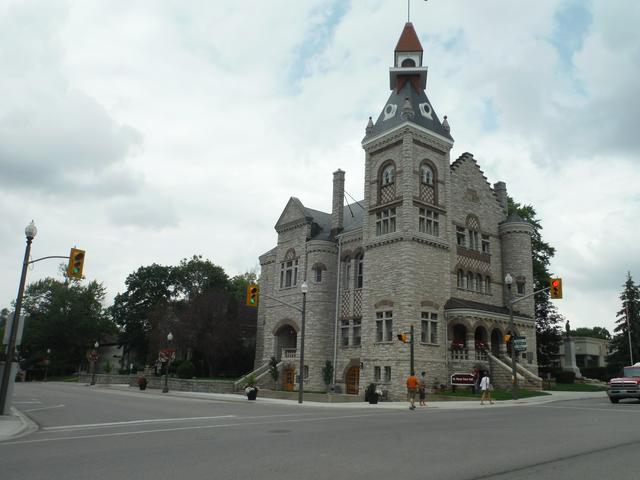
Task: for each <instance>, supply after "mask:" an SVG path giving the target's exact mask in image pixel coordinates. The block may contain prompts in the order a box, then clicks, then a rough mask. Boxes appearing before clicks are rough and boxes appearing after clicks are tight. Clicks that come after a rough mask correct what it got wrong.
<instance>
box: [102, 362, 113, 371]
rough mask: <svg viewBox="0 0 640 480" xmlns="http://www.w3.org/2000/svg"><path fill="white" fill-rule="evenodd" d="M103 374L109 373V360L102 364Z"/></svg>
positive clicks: (110, 368)
mask: <svg viewBox="0 0 640 480" xmlns="http://www.w3.org/2000/svg"><path fill="white" fill-rule="evenodd" d="M103 370H104V373H107V374H109V373H111V370H112V367H111V362H110V361H109V360H107V361H106V362H104V368H103Z"/></svg>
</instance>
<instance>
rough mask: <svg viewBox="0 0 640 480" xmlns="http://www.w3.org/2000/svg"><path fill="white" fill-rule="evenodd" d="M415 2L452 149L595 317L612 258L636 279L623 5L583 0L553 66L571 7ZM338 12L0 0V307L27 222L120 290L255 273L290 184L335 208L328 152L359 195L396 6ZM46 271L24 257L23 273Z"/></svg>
mask: <svg viewBox="0 0 640 480" xmlns="http://www.w3.org/2000/svg"><path fill="white" fill-rule="evenodd" d="M414 4H415V5H413V6H412V20H413V23H414V25H415V27H416V29H417V31H418V33H419V35H420V38H421V41H422V43H423V47H424V48H425V62H426V64H427V65H428V66H429V78H428V84H427V94H428V95H429V98H430V100H431V101H432V102H433V104H434V107H435V110H436V112H437V113H438V114H439V115H440V117H442V116H443V115H445V114H446V115H448V116H449V121H450V124H451V126H452V134H453V136H454V138H455V139H456V145H455V147H454V151H453V155H454V158H455V156H457V155H459V154H460V153H462V152H464V151H470V152H473V153H474V155H475V157H476V158H478V160H479V162H480V164H481V167H482V168H483V170H484V171H485V173H486V175H487V177H488V178H489V180H490V181H491V182H495V181H498V180H504V181H506V182H507V184H508V188H509V192H510V194H512V195H513V196H514V197H515V198H516V200H518V201H520V202H524V203H530V204H532V205H534V207H535V208H536V209H537V211H538V214H539V216H540V217H541V218H542V221H543V226H544V236H545V239H547V240H548V241H549V242H550V243H551V244H552V245H553V246H555V247H556V248H557V255H556V258H555V259H554V261H553V264H552V267H553V270H554V272H556V273H558V274H560V275H562V276H563V277H564V278H566V280H565V295H566V297H567V298H566V300H564V301H563V302H562V303H561V304H559V307H560V309H561V311H562V312H563V313H564V314H566V315H567V316H568V317H569V318H570V320H571V322H572V325H577V326H579V325H595V324H602V325H605V326H608V327H611V322H612V319H613V317H614V312H615V310H616V309H617V308H616V306H617V295H618V292H619V290H620V287H621V285H622V282H623V281H624V278H625V273H626V270H631V272H632V274H636V277H638V276H640V271H639V270H640V269H639V268H638V267H639V265H638V260H637V258H638V255H637V251H638V249H637V248H636V247H635V245H634V242H633V240H634V239H635V238H637V237H638V236H639V234H640V232H639V231H638V226H637V225H636V224H637V211H638V202H639V201H640V199H639V198H638V194H637V193H635V192H636V190H637V189H636V188H634V185H637V184H638V181H639V180H640V167H639V165H638V160H637V159H638V150H639V149H640V145H638V140H637V139H638V135H636V134H635V130H634V129H635V127H636V125H638V123H639V120H640V119H639V118H638V115H639V114H638V112H640V108H639V107H640V105H638V102H639V101H640V100H638V98H637V95H636V94H635V90H636V86H635V81H636V79H637V78H639V77H640V66H639V58H640V56H639V55H638V51H639V49H640V39H639V38H638V36H637V35H636V25H637V23H638V20H640V12H639V9H638V6H637V5H636V4H635V3H634V2H631V1H627V2H615V5H613V4H610V2H603V1H594V2H591V3H590V4H588V6H589V8H590V9H591V13H592V17H593V19H592V23H591V24H590V26H589V28H588V30H587V31H586V32H585V33H584V38H583V41H582V43H581V44H579V45H575V47H576V48H577V50H576V51H575V52H574V54H573V58H572V64H573V68H572V69H571V70H570V71H569V70H568V69H567V68H561V67H562V65H561V58H560V54H559V52H558V50H557V46H556V44H555V43H554V41H552V39H556V37H555V36H557V35H558V32H562V29H561V28H560V29H558V28H557V27H558V26H557V19H556V17H555V15H556V12H558V10H559V9H560V8H562V7H563V6H564V5H565V3H562V2H557V1H551V0H549V1H540V2H536V4H535V5H523V4H521V3H519V2H507V1H500V0H492V1H484V2H473V1H460V2H427V3H419V2H414ZM337 7H342V6H341V4H339V3H336V2H327V1H321V0H314V1H309V2H290V1H284V0H281V1H275V2H268V3H265V2H258V1H248V2H234V1H230V0H229V1H221V2H188V3H185V2H179V1H165V2H147V1H138V2H129V3H118V4H109V5H107V4H103V3H100V2H91V1H86V2H73V3H66V2H60V3H57V2H48V3H45V4H43V3H42V2H34V3H31V2H26V3H25V2H17V1H16V2H8V3H5V4H3V5H2V6H0V95H1V96H2V102H0V184H1V185H2V187H3V188H2V192H1V193H0V205H1V206H2V207H3V211H5V210H6V211H7V212H8V213H7V215H6V216H5V218H4V219H3V220H5V221H3V222H2V223H1V224H0V225H1V226H0V233H2V236H1V238H2V240H1V241H2V244H1V245H2V247H3V248H2V251H3V253H4V255H3V256H2V257H0V268H3V271H6V272H16V275H14V277H15V278H13V277H12V276H11V275H6V276H5V277H4V278H3V279H1V280H0V300H2V301H1V302H0V305H2V304H8V303H9V301H11V299H12V298H13V296H14V295H15V288H16V285H17V275H18V274H19V272H17V265H16V264H18V263H19V260H20V258H21V249H22V245H23V244H22V242H23V239H22V230H23V228H24V226H25V225H26V224H27V223H28V222H29V221H30V220H31V218H34V219H35V220H36V223H37V224H38V226H39V229H40V233H39V235H38V237H37V239H36V241H35V243H34V251H35V252H38V253H34V255H38V256H40V253H42V255H51V254H60V252H62V253H65V251H67V250H68V248H69V247H70V246H72V245H73V244H77V245H78V246H82V247H83V248H85V249H86V250H87V252H88V253H87V267H88V268H87V274H88V275H89V276H91V277H93V276H95V278H98V279H100V280H103V281H105V283H106V286H107V287H108V289H109V293H110V295H114V294H115V293H116V292H117V291H121V290H122V289H123V284H124V279H125V277H126V275H127V274H128V273H130V272H132V271H133V270H135V269H136V268H137V267H139V266H140V265H144V264H149V263H152V262H158V263H168V264H172V263H176V262H178V261H179V260H180V258H183V257H187V256H190V255H192V254H194V253H199V254H202V255H204V256H205V257H208V258H210V259H211V260H212V261H214V262H216V263H218V264H220V265H222V266H223V267H224V268H225V269H226V270H227V272H228V273H229V274H231V275H233V274H237V273H240V272H242V271H245V270H248V269H251V268H254V267H255V266H256V264H257V257H258V255H260V254H261V253H263V252H264V251H266V250H268V249H270V248H271V247H272V246H273V244H274V242H275V232H274V231H273V230H272V228H273V225H274V224H275V222H276V220H277V218H278V216H279V214H280V212H281V210H282V208H283V207H284V205H285V203H286V201H287V199H288V198H289V196H297V197H299V198H300V199H301V200H302V201H303V203H304V204H305V205H307V206H309V207H312V208H317V209H324V210H327V211H328V210H329V209H330V208H331V206H330V203H331V193H330V192H331V173H332V172H333V171H334V170H335V169H336V168H338V167H340V168H342V169H343V170H346V172H347V180H346V189H347V191H348V192H349V193H351V194H352V195H353V196H355V197H356V198H361V197H362V188H363V179H362V175H363V165H364V154H363V152H362V150H361V148H360V145H359V143H360V140H361V139H362V137H363V135H364V127H365V125H366V121H367V117H368V116H369V115H371V116H373V117H374V118H375V117H376V116H377V115H378V114H379V112H380V110H381V108H382V106H383V105H384V102H385V101H386V98H387V96H388V95H389V90H388V74H387V69H388V67H389V66H390V64H391V61H392V58H393V48H394V47H395V44H396V41H397V39H398V35H399V33H400V31H401V29H402V26H403V23H404V21H405V15H406V11H405V10H404V8H401V7H400V6H399V5H397V4H396V2H383V1H380V0H368V1H360V2H352V3H351V4H350V5H349V6H348V7H347V8H345V9H344V11H342V10H336V8H337ZM342 13H343V14H344V15H342ZM333 21H335V24H334V23H331V22H333ZM487 105H490V106H491V108H490V109H489V110H487V108H488V107H487ZM487 116H488V117H487ZM487 120H488V121H489V123H492V124H493V127H492V128H488V126H487V124H486V123H487ZM73 162H80V163H81V164H82V166H83V172H84V174H83V175H82V176H81V177H79V181H76V180H75V177H72V176H70V175H69V169H70V168H71V167H72V166H73V165H74V163H73ZM18 206H19V208H18ZM10 207H11V208H12V210H9V208H10ZM69 211H72V212H73V215H71V216H70V215H69ZM634 252H635V254H634ZM53 273H55V265H45V264H44V263H42V264H37V265H36V267H35V268H34V270H33V271H32V272H30V278H31V279H35V278H38V277H40V276H42V275H45V274H53ZM636 279H638V278H636Z"/></svg>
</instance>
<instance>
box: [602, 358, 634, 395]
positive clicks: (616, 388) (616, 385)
mask: <svg viewBox="0 0 640 480" xmlns="http://www.w3.org/2000/svg"><path fill="white" fill-rule="evenodd" d="M607 395H609V400H611V403H618V402H619V401H620V399H621V398H637V399H638V400H640V362H638V363H636V364H634V365H632V366H630V367H624V376H622V377H618V378H612V379H611V380H609V385H608V387H607Z"/></svg>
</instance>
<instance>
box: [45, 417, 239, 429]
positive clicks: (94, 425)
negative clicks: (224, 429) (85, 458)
mask: <svg viewBox="0 0 640 480" xmlns="http://www.w3.org/2000/svg"><path fill="white" fill-rule="evenodd" d="M233 417H236V415H218V416H215V417H183V418H153V419H149V420H128V421H123V422H106V423H85V424H82V425H61V426H58V427H44V428H43V429H42V431H43V432H44V431H62V430H80V429H84V428H103V427H119V426H123V425H143V424H147V423H171V422H184V421H189V420H213V419H216V418H233Z"/></svg>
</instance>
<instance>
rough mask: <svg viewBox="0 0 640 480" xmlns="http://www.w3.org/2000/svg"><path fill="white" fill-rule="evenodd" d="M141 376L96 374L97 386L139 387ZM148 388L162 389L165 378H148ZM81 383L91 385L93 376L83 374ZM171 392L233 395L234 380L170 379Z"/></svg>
mask: <svg viewBox="0 0 640 480" xmlns="http://www.w3.org/2000/svg"><path fill="white" fill-rule="evenodd" d="M138 377H139V375H107V374H96V384H97V385H113V384H127V385H129V386H130V387H137V386H138ZM146 379H147V388H157V389H161V388H162V387H163V386H164V377H156V376H146ZM78 382H79V383H90V382H91V375H88V374H81V375H80V376H79V377H78ZM168 384H169V390H177V391H181V392H205V393H233V380H197V379H182V378H174V377H170V378H169V382H168Z"/></svg>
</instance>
